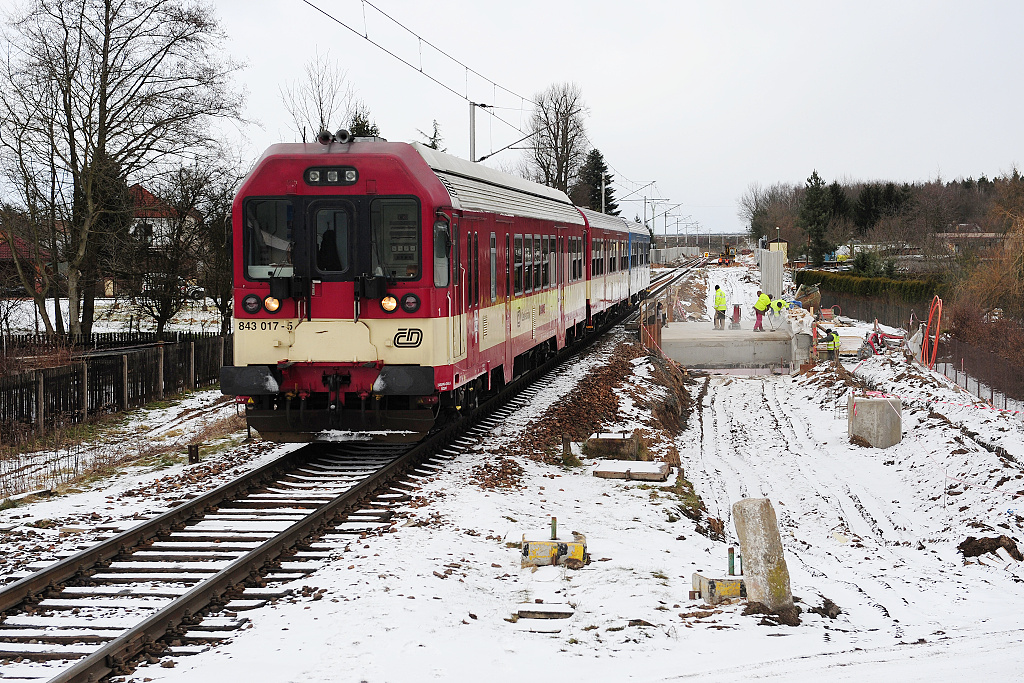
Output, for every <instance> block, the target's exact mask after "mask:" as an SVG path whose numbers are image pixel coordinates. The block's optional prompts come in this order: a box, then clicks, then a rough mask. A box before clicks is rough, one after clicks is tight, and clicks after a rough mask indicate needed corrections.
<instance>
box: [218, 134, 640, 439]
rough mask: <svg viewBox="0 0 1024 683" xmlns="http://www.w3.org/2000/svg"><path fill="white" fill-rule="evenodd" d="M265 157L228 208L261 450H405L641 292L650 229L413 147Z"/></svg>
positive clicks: (277, 148)
mask: <svg viewBox="0 0 1024 683" xmlns="http://www.w3.org/2000/svg"><path fill="white" fill-rule="evenodd" d="M341 139H342V140H345V141H344V142H341V141H339V140H338V139H334V140H332V141H330V142H328V143H326V144H320V143H315V144H281V145H274V146H273V147H271V148H270V149H269V150H268V151H267V153H266V154H264V155H263V157H262V158H261V159H260V160H259V162H258V163H257V164H256V167H255V168H254V169H253V171H252V173H250V174H249V176H248V177H247V178H246V180H245V182H244V183H243V185H242V187H241V189H240V191H239V193H238V196H237V197H236V199H235V203H234V207H233V229H234V235H235V242H234V256H235V266H234V268H235V272H234V278H235V302H234V304H235V320H234V327H235V330H234V331H235V336H234V338H235V347H234V363H235V364H234V366H230V367H225V368H224V369H223V370H222V373H221V387H222V390H223V392H224V393H225V394H231V395H236V396H242V397H245V398H244V400H245V403H246V416H247V420H248V422H249V424H250V425H251V426H252V427H254V428H256V429H257V430H258V431H259V432H260V433H261V434H262V435H263V436H264V437H265V438H269V439H276V440H281V441H310V440H317V439H331V438H341V435H339V434H338V433H337V432H338V431H358V432H362V433H365V434H367V435H368V436H369V437H371V438H390V439H415V438H419V437H420V436H421V435H422V434H423V433H425V432H427V431H428V430H429V429H430V428H431V427H432V426H433V425H434V423H435V421H436V419H437V418H438V416H439V414H442V413H444V412H445V411H453V410H458V409H460V408H461V407H463V406H466V405H472V404H473V403H475V401H476V400H477V397H479V396H480V395H481V394H483V393H485V392H488V391H493V390H495V389H497V388H499V387H500V386H503V385H504V384H505V383H507V382H509V381H510V380H511V379H512V378H513V377H514V376H515V375H518V374H519V373H520V372H522V371H524V370H526V369H528V368H529V367H531V366H532V365H534V364H535V363H537V362H538V361H539V360H541V359H542V358H544V357H546V356H547V355H549V354H551V353H554V352H555V351H556V350H557V349H559V348H562V347H563V346H564V345H565V344H567V343H570V342H571V341H573V340H574V339H577V338H579V337H580V336H581V335H583V334H585V333H586V330H587V329H588V327H589V326H591V325H592V324H593V323H594V321H600V319H601V318H602V317H604V316H605V315H607V314H608V313H609V312H610V311H613V310H616V309H619V308H621V307H622V306H626V305H629V304H630V303H631V302H635V301H636V300H637V299H638V298H639V297H641V296H643V294H644V293H645V291H646V289H647V286H648V285H649V282H650V271H649V267H648V265H647V253H648V247H649V237H648V233H647V231H646V230H645V229H644V228H643V226H640V225H637V224H633V223H628V222H626V221H623V220H622V219H620V218H615V217H611V216H606V215H604V214H600V213H595V212H592V211H587V210H580V209H577V208H576V207H574V206H573V205H572V204H571V203H570V201H569V199H568V197H567V196H566V195H565V194H564V193H562V192H559V191H557V190H553V189H551V188H549V187H545V186H543V185H538V184H536V183H532V182H529V181H526V180H523V179H521V178H516V177H514V176H511V175H507V174H504V173H501V172H499V171H495V170H493V169H490V168H487V167H485V166H482V165H479V164H473V163H470V162H468V161H465V160H462V159H458V158H456V157H453V156H450V155H447V154H443V153H440V152H437V151H435V150H431V149H429V148H427V147H424V146H422V145H418V144H411V145H410V144H404V143H389V142H385V141H383V140H379V139H376V138H369V139H358V140H356V141H350V140H347V139H346V137H345V136H343V137H342V138H341Z"/></svg>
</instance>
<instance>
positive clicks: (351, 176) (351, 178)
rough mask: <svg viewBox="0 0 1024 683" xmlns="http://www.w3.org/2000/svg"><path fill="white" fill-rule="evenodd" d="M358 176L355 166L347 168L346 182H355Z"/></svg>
mask: <svg viewBox="0 0 1024 683" xmlns="http://www.w3.org/2000/svg"><path fill="white" fill-rule="evenodd" d="M358 177H359V174H357V173H356V170H355V169H354V168H350V169H347V170H346V171H345V182H346V183H354V182H355V181H356V178H358Z"/></svg>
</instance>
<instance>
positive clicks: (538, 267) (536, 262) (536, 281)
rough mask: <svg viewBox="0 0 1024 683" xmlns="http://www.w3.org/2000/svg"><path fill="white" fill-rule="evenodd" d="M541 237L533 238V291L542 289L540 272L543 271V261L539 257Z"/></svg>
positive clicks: (535, 236)
mask: <svg viewBox="0 0 1024 683" xmlns="http://www.w3.org/2000/svg"><path fill="white" fill-rule="evenodd" d="M540 243H541V237H540V235H534V236H533V288H534V289H535V290H537V289H540V288H541V287H542V283H541V271H542V270H544V259H543V258H542V257H541V246H540Z"/></svg>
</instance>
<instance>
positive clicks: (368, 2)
mask: <svg viewBox="0 0 1024 683" xmlns="http://www.w3.org/2000/svg"><path fill="white" fill-rule="evenodd" d="M302 2H304V3H305V4H306V5H308V6H309V7H311V8H312V9H314V10H316V11H317V12H319V13H320V14H322V15H323V16H325V17H327V18H328V19H330V20H331V21H333V22H334V23H336V24H338V25H339V26H343V27H344V28H346V29H348V30H349V31H351V32H352V33H354V34H355V35H357V36H360V37H361V38H363V39H364V40H366V41H367V42H368V43H370V44H371V45H373V46H374V47H377V48H378V49H380V50H382V51H383V52H385V53H386V54H388V55H390V56H391V57H394V58H395V59H397V60H398V61H399V62H401V63H402V64H405V65H406V66H408V67H409V68H410V69H414V70H415V71H417V72H419V73H420V74H422V75H423V76H426V77H427V78H428V79H430V80H431V81H433V82H434V83H436V84H437V85H439V86H441V87H442V88H444V89H445V90H447V91H448V92H450V93H451V94H453V95H455V96H456V97H459V98H460V99H463V100H465V101H466V102H470V103H473V100H472V98H471V97H470V95H469V74H473V75H474V76H476V77H478V78H480V79H481V80H483V81H486V82H487V83H490V84H491V87H492V92H493V95H492V97H494V99H497V97H496V95H497V91H498V90H499V89H500V90H501V91H502V92H505V93H508V94H509V95H511V96H513V97H515V98H517V99H519V102H520V106H519V107H518V109H519V112H520V123H519V125H516V124H514V123H511V122H510V121H508V120H506V119H504V118H502V117H501V116H499V115H498V114H497V113H495V111H494V110H495V109H502V110H509V111H515V109H516V108H515V107H498V106H495V105H493V104H492V105H487V106H486V107H481V108H483V109H485V111H486V112H487V113H488V114H490V116H491V117H493V119H497V120H498V121H500V122H501V123H503V124H505V125H506V126H508V127H509V128H511V129H512V130H515V131H518V132H519V133H521V134H523V135H524V136H525V137H523V138H521V139H520V140H517V141H516V142H513V143H512V144H510V145H506V146H505V147H502V148H501V149H499V150H496V151H492V152H491V153H490V154H487V155H485V156H483V157H480V159H478V160H474V161H483V160H484V159H487V158H490V157H492V156H494V155H495V154H498V153H499V152H502V151H505V150H507V149H510V148H512V147H513V146H514V145H516V144H518V143H520V142H523V141H524V140H527V139H529V138H530V137H532V136H534V135H536V134H537V133H538V132H540V131H533V132H530V133H527V132H526V131H525V130H523V128H522V125H523V123H522V119H523V106H522V105H523V104H525V103H527V102H529V103H530V104H532V105H534V106H538V103H537V102H536V101H535V100H534V99H532V98H530V97H526V96H525V95H521V94H519V93H517V92H515V91H514V90H511V89H510V88H506V87H505V86H503V85H501V84H500V83H498V82H497V81H495V80H494V79H491V78H488V77H487V76H485V75H483V74H482V73H480V72H479V71H477V70H476V69H474V68H472V67H470V66H469V65H468V64H466V63H465V62H462V61H461V60H459V59H457V58H456V57H454V56H452V55H451V54H449V53H448V52H446V51H444V50H443V49H441V48H440V47H438V46H437V45H435V44H434V43H432V42H431V41H429V40H427V39H426V38H424V37H423V36H422V35H420V34H419V33H417V32H416V31H414V30H413V29H411V28H409V27H408V26H406V25H405V24H403V23H402V22H401V21H399V20H398V19H396V18H395V17H393V16H391V15H390V14H388V13H387V12H385V11H384V10H382V9H381V8H380V7H378V6H377V5H375V4H374V3H373V2H371V0H361V3H360V4H361V5H362V15H363V32H362V33H360V32H359V31H358V30H357V29H355V28H353V27H352V26H349V25H348V24H347V23H345V22H344V21H342V20H341V19H339V18H338V17H336V16H334V15H333V14H331V13H330V12H328V11H327V10H325V9H323V8H322V7H319V6H318V5H316V4H314V3H313V2H312V0H302ZM367 5H369V6H370V7H371V8H372V9H373V10H375V11H376V12H377V13H379V14H380V15H381V16H382V17H385V18H386V19H387V20H388V21H390V22H392V23H393V24H394V25H396V26H398V27H399V28H401V29H402V30H404V31H405V32H407V33H408V34H409V35H411V36H413V37H414V38H416V40H417V47H418V52H419V65H416V64H413V63H411V62H410V61H409V60H407V59H405V58H403V57H401V56H399V55H398V54H397V53H396V52H394V51H392V50H390V49H388V48H386V47H385V46H384V45H383V44H381V43H380V42H378V41H376V40H374V39H372V38H370V33H369V24H368V22H367V19H366V6H367ZM424 44H426V45H427V46H428V47H430V48H432V49H433V50H434V51H436V52H437V53H438V54H440V55H442V56H443V57H445V58H446V59H448V60H450V61H451V62H453V63H455V64H457V65H459V66H460V67H462V68H463V70H464V72H465V74H466V83H465V88H466V90H465V92H464V93H460V92H458V91H457V90H455V89H454V88H453V87H451V86H450V85H448V84H446V83H444V82H442V81H441V80H439V79H438V78H436V77H435V76H433V75H431V74H430V73H428V72H427V71H426V70H425V69H424V68H423V45H424ZM575 113H576V112H572V113H570V114H566V115H565V118H568V117H569V116H572V115H573V114H575ZM493 119H492V120H493ZM490 135H491V136H493V130H491V131H490ZM584 139H585V140H586V141H587V143H588V144H589V145H590V147H591V148H592V149H597V146H596V145H595V144H594V142H593V140H591V139H590V138H589V137H588V136H587V135H586V133H584ZM491 146H492V147H493V139H492V142H491ZM605 163H606V164H607V165H608V167H609V169H611V170H612V171H613V172H614V173H615V176H616V177H617V178H620V179H622V180H625V181H626V182H627V183H630V184H632V185H637V184H638V183H637V182H635V181H633V180H630V179H629V178H628V177H626V176H625V175H624V174H623V173H622V172H620V171H619V170H618V169H616V168H615V167H614V166H612V165H611V164H609V163H608V162H607V160H606V161H605ZM612 184H614V185H620V186H621V185H622V183H620V182H617V181H616V180H615V179H613V180H612Z"/></svg>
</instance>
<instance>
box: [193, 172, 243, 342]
mask: <svg viewBox="0 0 1024 683" xmlns="http://www.w3.org/2000/svg"><path fill="white" fill-rule="evenodd" d="M244 168H245V164H243V163H241V161H240V160H239V161H234V162H229V163H225V164H224V165H223V166H222V167H219V168H218V167H214V168H213V169H212V170H213V173H212V174H211V176H210V179H209V181H208V182H207V183H206V186H205V189H204V191H203V200H202V206H201V211H202V214H203V221H202V223H201V224H200V226H199V228H200V233H201V239H200V240H199V253H198V256H199V284H200V286H202V288H203V289H204V290H205V293H206V296H207V297H208V298H210V299H212V300H213V303H214V305H215V306H216V307H217V310H218V311H219V312H220V331H221V334H227V333H228V332H230V331H231V314H232V304H233V302H234V280H233V278H234V273H233V271H232V261H233V252H232V241H231V206H232V202H233V200H234V198H235V193H236V192H237V191H238V186H239V184H240V183H241V181H242V175H243V174H242V169H244Z"/></svg>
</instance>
